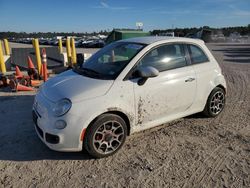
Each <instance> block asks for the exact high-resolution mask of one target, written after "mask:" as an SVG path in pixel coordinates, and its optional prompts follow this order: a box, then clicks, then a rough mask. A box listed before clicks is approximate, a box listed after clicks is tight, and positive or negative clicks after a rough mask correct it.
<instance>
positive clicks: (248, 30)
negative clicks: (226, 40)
mask: <svg viewBox="0 0 250 188" xmlns="http://www.w3.org/2000/svg"><path fill="white" fill-rule="evenodd" d="M201 29H207V30H211V31H212V33H214V34H216V33H217V32H220V33H223V34H224V35H225V36H229V35H230V33H233V32H238V33H240V34H241V35H250V24H248V25H247V26H239V27H223V28H212V27H209V26H204V27H200V28H197V27H191V28H174V29H163V30H158V29H157V30H153V31H150V33H151V34H152V35H160V34H162V33H167V32H174V33H175V35H176V36H186V35H187V34H190V33H196V32H198V31H200V30H201ZM109 33H110V31H106V30H101V31H99V32H91V33H88V32H32V33H27V32H11V31H8V32H0V38H1V39H3V38H8V39H11V38H15V39H16V38H41V37H43V38H52V37H56V36H65V37H66V36H77V37H82V36H94V35H97V34H101V35H108V34H109Z"/></svg>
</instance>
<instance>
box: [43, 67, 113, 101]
mask: <svg viewBox="0 0 250 188" xmlns="http://www.w3.org/2000/svg"><path fill="white" fill-rule="evenodd" d="M113 82H114V81H113V80H100V79H94V78H89V77H86V76H83V75H80V74H77V73H75V72H73V71H72V70H69V71H66V72H64V73H61V74H59V75H58V76H56V77H54V78H51V79H49V80H48V81H47V82H45V83H44V85H43V86H42V89H41V92H42V93H43V95H44V96H45V97H46V98H48V99H49V100H51V101H53V102H56V101H58V100H60V99H63V98H68V99H70V100H71V101H72V102H78V101H82V100H86V99H91V98H95V97H99V96H102V95H105V94H106V93H107V92H108V90H109V89H110V87H111V86H112V84H113Z"/></svg>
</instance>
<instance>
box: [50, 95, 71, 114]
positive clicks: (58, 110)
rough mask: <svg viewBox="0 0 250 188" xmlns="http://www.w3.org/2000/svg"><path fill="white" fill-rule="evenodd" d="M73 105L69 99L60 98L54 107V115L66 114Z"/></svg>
mask: <svg viewBox="0 0 250 188" xmlns="http://www.w3.org/2000/svg"><path fill="white" fill-rule="evenodd" d="M71 106H72V103H71V101H70V100H69V99H61V100H59V101H58V102H57V103H56V104H55V106H54V107H53V109H52V112H53V115H54V116H57V117H59V116H62V115H64V114H66V113H67V112H68V111H69V110H70V108H71Z"/></svg>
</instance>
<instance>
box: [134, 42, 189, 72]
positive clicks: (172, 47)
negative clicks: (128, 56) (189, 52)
mask: <svg viewBox="0 0 250 188" xmlns="http://www.w3.org/2000/svg"><path fill="white" fill-rule="evenodd" d="M186 65H187V62H186V58H185V52H184V49H183V46H182V45H181V44H169V45H163V46H160V47H157V48H155V49H153V50H151V51H150V52H149V53H147V54H146V55H145V56H144V57H143V58H142V59H141V60H140V61H139V63H138V67H146V66H152V67H154V68H156V69H158V71H160V72H162V71H166V70H171V69H176V68H180V67H184V66H186Z"/></svg>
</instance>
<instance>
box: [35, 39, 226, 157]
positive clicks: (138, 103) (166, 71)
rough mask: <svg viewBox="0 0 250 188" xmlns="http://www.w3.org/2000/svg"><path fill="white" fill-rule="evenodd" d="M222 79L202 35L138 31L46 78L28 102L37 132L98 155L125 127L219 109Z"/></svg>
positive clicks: (110, 149)
mask: <svg viewBox="0 0 250 188" xmlns="http://www.w3.org/2000/svg"><path fill="white" fill-rule="evenodd" d="M225 99H226V82H225V79H224V76H223V75H222V72H221V69H220V67H219V65H218V63H217V61H216V60H215V58H214V57H213V56H212V54H211V53H210V51H209V50H208V48H207V47H206V46H205V44H204V42H203V41H202V40H198V39H188V38H175V37H140V38H132V39H127V40H121V41H117V42H114V43H112V44H109V45H107V46H105V47H104V48H102V49H101V50H100V51H98V52H97V53H96V54H94V55H93V56H92V57H90V58H89V59H88V60H87V61H86V62H85V63H83V64H82V65H81V66H80V67H78V68H75V69H73V70H69V71H66V72H64V73H62V74H60V75H58V76H56V77H54V78H51V79H50V80H49V81H48V82H45V83H44V85H43V86H42V87H41V89H40V91H39V92H38V93H37V95H36V97H35V101H34V105H33V120H34V122H35V128H36V131H37V134H38V136H39V137H40V139H41V140H42V141H43V142H44V143H45V144H46V145H47V146H48V147H49V148H51V149H53V150H57V151H81V150H82V149H83V148H85V149H86V150H87V151H88V152H89V153H90V154H91V155H92V156H94V157H97V158H100V157H106V156H109V155H112V154H114V153H115V152H117V151H118V150H119V149H120V148H121V147H122V145H123V144H124V142H125V139H126V137H127V136H128V135H131V134H133V133H135V132H138V131H142V130H145V129H149V128H152V127H155V126H158V125H161V124H164V123H166V122H169V121H172V120H175V119H178V118H181V117H185V116H188V115H191V114H195V113H198V112H203V114H204V115H206V116H207V117H216V116H218V115H219V114H220V113H221V112H222V110H223V109H224V106H225Z"/></svg>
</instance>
